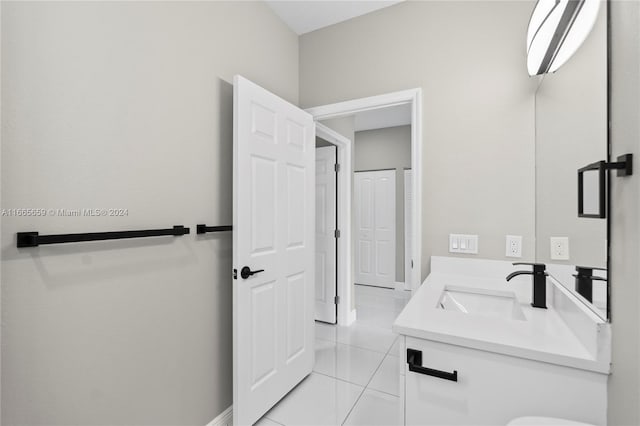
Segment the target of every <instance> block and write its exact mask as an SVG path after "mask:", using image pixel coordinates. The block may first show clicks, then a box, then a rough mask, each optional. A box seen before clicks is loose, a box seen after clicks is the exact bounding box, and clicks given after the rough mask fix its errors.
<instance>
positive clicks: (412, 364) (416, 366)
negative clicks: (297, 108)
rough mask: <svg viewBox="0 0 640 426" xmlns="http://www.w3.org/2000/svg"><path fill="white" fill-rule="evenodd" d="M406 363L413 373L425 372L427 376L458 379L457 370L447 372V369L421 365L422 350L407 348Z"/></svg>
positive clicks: (455, 380) (454, 380) (453, 380)
mask: <svg viewBox="0 0 640 426" xmlns="http://www.w3.org/2000/svg"><path fill="white" fill-rule="evenodd" d="M407 364H409V371H413V372H414V373H420V374H426V375H427V376H433V377H437V378H439V379H445V380H451V381H452V382H457V381H458V370H453V373H449V372H448V371H441V370H434V369H433V368H427V367H423V366H422V351H418V350H415V349H407Z"/></svg>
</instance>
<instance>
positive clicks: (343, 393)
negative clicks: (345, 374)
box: [265, 373, 363, 426]
mask: <svg viewBox="0 0 640 426" xmlns="http://www.w3.org/2000/svg"><path fill="white" fill-rule="evenodd" d="M362 390H363V388H362V387H361V386H357V385H354V384H351V383H347V382H344V381H342V380H338V379H335V378H332V377H327V376H323V375H322V374H316V373H311V374H310V375H309V376H308V377H307V378H306V379H305V380H303V381H302V382H301V383H300V384H299V385H298V386H296V388H295V389H293V390H292V391H291V392H289V394H288V395H287V396H285V397H284V398H283V399H282V400H281V401H280V402H279V403H278V404H277V405H276V406H275V407H274V408H272V409H271V410H270V411H269V412H268V413H267V414H266V416H265V417H267V418H268V419H269V420H273V421H275V422H278V423H280V424H283V425H286V426H298V425H323V426H329V425H341V424H342V423H343V422H344V419H345V417H346V416H347V414H348V413H349V410H351V407H353V404H354V403H355V402H356V400H357V399H358V396H359V395H360V394H361V393H362Z"/></svg>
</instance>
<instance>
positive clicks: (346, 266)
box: [316, 121, 356, 325]
mask: <svg viewBox="0 0 640 426" xmlns="http://www.w3.org/2000/svg"><path fill="white" fill-rule="evenodd" d="M316 136H317V137H319V138H322V139H324V140H326V141H327V142H329V143H331V144H333V145H335V146H336V147H337V148H338V155H337V159H338V164H340V171H339V172H338V178H337V179H338V194H337V195H338V223H337V227H338V228H339V229H340V238H338V256H337V257H338V265H337V266H338V269H337V271H338V273H337V286H338V291H337V295H338V298H339V299H340V303H338V324H339V325H349V324H351V323H352V322H354V321H355V320H356V310H355V309H353V310H352V309H351V289H350V288H349V283H351V282H353V270H352V268H351V259H352V257H351V175H352V174H353V163H352V162H351V158H352V155H353V145H352V142H351V140H349V139H348V138H346V137H344V136H342V135H341V134H340V133H338V132H335V131H333V130H331V129H330V128H328V127H327V126H325V125H324V124H322V123H318V122H317V121H316Z"/></svg>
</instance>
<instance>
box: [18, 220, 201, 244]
mask: <svg viewBox="0 0 640 426" xmlns="http://www.w3.org/2000/svg"><path fill="white" fill-rule="evenodd" d="M188 233H189V228H185V227H184V226H182V225H176V226H174V227H173V228H169V229H147V230H142V231H116V232H89V233H84V234H58V235H40V234H39V233H38V232H18V247H19V248H21V247H38V246H39V245H42V244H63V243H78V242H84V241H101V240H120V239H124V238H144V237H161V236H165V235H173V236H180V235H185V234H188Z"/></svg>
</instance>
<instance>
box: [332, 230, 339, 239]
mask: <svg viewBox="0 0 640 426" xmlns="http://www.w3.org/2000/svg"><path fill="white" fill-rule="evenodd" d="M333 237H334V238H340V230H339V229H336V230H335V231H333Z"/></svg>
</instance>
